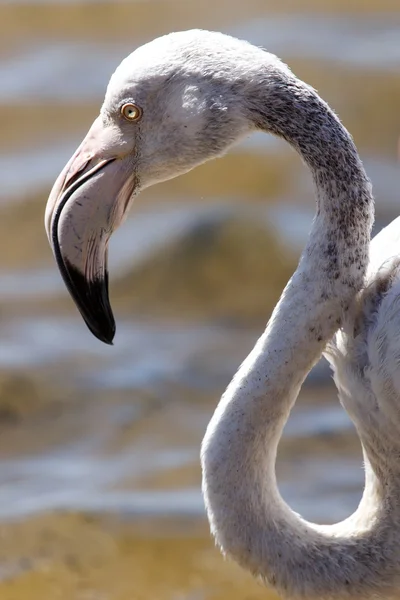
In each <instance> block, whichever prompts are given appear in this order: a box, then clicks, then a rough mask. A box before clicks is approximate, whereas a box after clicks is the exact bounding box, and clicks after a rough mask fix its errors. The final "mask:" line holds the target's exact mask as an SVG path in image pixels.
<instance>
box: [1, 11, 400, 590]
mask: <svg viewBox="0 0 400 600" xmlns="http://www.w3.org/2000/svg"><path fill="white" fill-rule="evenodd" d="M302 6H303V10H302V11H301V13H299V12H298V4H297V3H295V2H290V1H286V2H279V3H276V2H272V1H269V2H264V1H263V2H257V1H255V0H251V1H249V2H246V3H245V4H243V3H239V2H236V1H231V2H230V4H229V10H227V8H226V5H225V3H223V2H220V3H215V2H213V3H207V2H206V3H203V4H202V3H194V2H186V3H182V2H174V1H172V0H163V1H152V0H149V1H147V2H144V1H142V2H128V1H126V2H118V3H108V2H100V1H98V0H97V1H96V0H93V1H91V2H85V3H75V2H68V1H64V2H58V3H57V2H54V1H52V0H48V1H46V2H44V1H42V2H40V1H38V0H31V1H30V2H22V1H18V2H0V32H1V35H0V52H1V53H2V60H1V63H0V81H1V86H0V126H1V128H0V130H1V131H2V135H1V138H0V181H1V189H0V210H1V213H2V214H1V219H0V308H1V312H0V339H1V340H2V342H3V343H2V345H1V347H0V428H1V436H0V519H1V522H2V525H1V529H0V535H1V536H2V540H3V542H4V543H3V544H2V550H1V551H0V589H1V597H2V598H4V600H8V599H10V600H11V598H14V599H15V598H17V599H19V598H27V597H29V598H36V597H38V598H42V597H51V598H53V597H54V598H55V597H58V598H66V599H67V598H68V599H69V598H79V599H80V598H82V599H84V598H85V599H89V598H93V599H94V598H96V599H100V598H101V599H103V598H104V599H110V600H117V599H118V600H119V599H121V600H124V599H125V598H132V597H135V598H136V597H138V598H139V597H140V598H145V599H147V598H149V599H150V598H156V597H157V598H158V597H159V598H166V599H167V598H168V599H169V598H174V599H177V598H179V599H181V598H182V599H183V598H185V599H186V598H187V599H189V598H190V599H200V598H201V599H203V598H204V599H221V600H226V599H227V598H238V599H239V598H244V597H246V598H250V597H251V598H252V599H253V598H254V599H255V598H258V597H260V598H261V597H263V598H266V597H269V596H268V595H267V592H265V590H263V589H262V588H261V587H259V586H258V585H257V584H255V583H254V582H252V581H251V580H250V578H248V577H247V575H245V574H244V573H242V571H240V570H239V569H238V568H236V567H235V566H234V565H232V564H230V563H224V562H223V561H222V560H221V559H220V557H219V554H218V552H217V551H216V550H215V549H214V548H213V545H212V542H211V541H210V540H209V538H208V528H207V524H206V521H205V518H204V509H203V503H202V498H201V493H200V467H199V448H200V443H201V439H202V436H203V434H204V431H205V428H206V425H207V422H208V420H209V418H210V416H211V414H212V411H213V409H214V407H215V405H216V402H217V400H218V398H219V397H220V395H221V393H222V392H223V390H224V388H225V387H226V385H227V383H228V382H229V380H230V378H231V377H232V375H233V374H234V372H235V370H236V368H237V366H238V365H239V364H240V363H241V361H242V360H243V359H244V357H245V356H246V354H247V353H248V352H249V351H250V349H251V348H252V346H253V345H254V343H255V341H256V339H257V337H258V335H259V333H260V332H261V331H262V329H263V327H264V325H265V323H266V321H267V319H268V316H269V314H270V311H271V309H272V307H273V305H274V304H275V302H276V300H277V298H278V297H279V293H280V291H281V289H282V288H283V286H284V284H285V282H286V281H287V279H288V277H289V276H290V273H291V272H292V271H293V269H294V266H295V264H296V260H297V257H298V255H299V253H300V249H301V247H302V245H303V244H304V241H305V239H306V236H307V234H308V231H309V228H310V223H311V220H312V215H313V210H314V201H313V196H312V185H311V180H310V177H309V174H308V173H307V172H306V171H305V170H304V167H303V165H302V164H301V162H300V160H299V159H298V157H297V156H296V155H295V154H294V153H293V152H292V151H291V150H290V149H288V148H287V147H286V145H285V144H284V143H282V142H280V141H277V140H274V139H273V138H268V137H267V136H264V135H255V136H252V137H251V138H249V139H248V140H245V141H244V142H243V143H241V144H240V145H239V146H238V147H237V148H236V149H235V150H233V151H232V152H231V153H230V154H229V155H228V156H226V157H225V158H224V159H222V160H219V161H215V162H214V163H210V164H207V165H204V166H203V167H201V168H199V169H197V170H196V171H193V172H192V173H189V174H187V175H185V176H184V177H181V178H179V179H176V180H172V181H170V182H167V183H165V184H163V185H162V186H157V187H155V188H153V189H150V190H147V191H146V192H144V193H143V194H142V195H141V196H140V197H139V198H138V200H137V201H136V202H135V205H134V207H133V209H132V211H131V215H130V217H129V219H128V221H127V223H126V224H125V225H124V227H122V228H121V230H120V231H118V232H117V233H116V234H115V235H114V237H113V240H112V244H111V256H110V272H111V279H112V283H111V296H112V303H113V306H114V309H115V313H116V318H117V336H116V343H115V346H114V347H112V348H110V347H106V346H103V345H101V344H100V343H99V342H98V341H96V340H95V339H94V338H93V337H92V336H91V335H90V333H89V332H88V331H87V329H86V327H85V326H84V324H83V322H82V321H81V319H80V317H79V315H78V314H77V311H76V309H75V307H74V306H73V305H72V302H71V301H70V299H69V297H68V295H67V293H66V291H65V289H64V285H63V283H62V281H61V279H60V276H59V274H58V271H57V269H56V267H55V264H54V261H53V258H52V255H51V253H50V250H49V248H48V242H47V239H46V236H45V233H44V228H43V213H44V205H45V201H46V198H47V195H48V192H49V189H50V187H51V185H52V183H53V181H54V179H55V177H56V176H57V175H58V172H59V171H60V169H61V168H62V167H63V165H64V164H65V162H66V160H67V159H68V158H69V156H70V155H71V153H72V152H73V150H74V149H75V148H76V146H77V145H78V144H79V142H80V141H81V139H82V137H83V135H84V134H85V133H86V131H87V129H88V128H89V126H90V124H91V122H92V121H93V119H94V118H95V116H96V114H97V111H98V108H99V106H100V103H101V101H102V96H103V94H104V90H105V87H106V84H107V82H108V79H109V76H110V75H111V73H112V72H113V70H114V69H115V67H116V66H117V64H118V62H119V61H120V60H121V59H122V58H123V57H124V56H125V55H126V54H128V53H129V52H130V51H131V50H133V49H134V47H136V46H137V45H139V44H141V43H143V42H145V41H147V40H149V39H151V38H153V37H155V36H157V35H160V34H162V33H165V32H167V31H171V30H176V29H183V28H190V27H194V26H200V27H205V28H209V29H218V30H223V31H225V32H227V33H231V34H233V35H236V36H239V37H244V38H247V39H248V40H249V41H251V42H253V43H255V44H257V45H262V46H264V47H265V48H267V49H268V50H270V51H271V52H274V53H276V54H278V55H279V56H280V57H281V58H283V59H284V60H285V61H286V62H288V63H289V64H290V65H291V67H292V68H293V70H294V71H295V72H296V74H298V75H299V76H300V77H303V78H304V79H306V80H307V81H308V82H309V83H311V84H312V85H313V86H314V87H316V88H317V89H318V90H319V92H320V93H321V95H323V97H324V98H325V99H327V100H328V101H329V102H330V103H331V105H332V106H333V107H334V108H335V109H336V110H337V111H338V113H339V114H340V116H341V118H342V119H343V121H344V123H345V124H346V126H347V127H348V128H349V129H350V131H351V132H352V133H353V135H354V138H355V141H356V143H357V145H358V147H359V150H360V153H361V155H362V158H363V160H364V162H365V165H366V168H367V170H368V172H369V174H370V176H371V178H372V179H373V182H374V186H375V195H376V198H377V216H378V228H379V227H380V226H382V225H383V224H385V223H386V222H388V221H389V220H391V219H392V218H394V217H395V216H397V214H398V208H397V203H398V190H399V189H400V185H399V184H400V169H399V167H398V165H397V156H396V152H397V139H398V135H399V132H400V116H399V111H398V106H399V100H400V84H399V78H398V72H399V68H400V45H399V43H398V40H399V39H400V9H399V8H398V6H397V2H390V1H389V0H387V1H386V2H383V1H380V2H353V3H349V2H341V1H340V0H331V1H330V2H326V3H323V6H324V8H321V3H319V2H312V1H311V0H310V1H308V2H305V3H302ZM296 11H297V12H296ZM278 477H279V484H280V489H281V492H282V494H283V496H284V498H285V499H286V500H287V501H288V502H289V503H290V505H291V506H292V507H293V509H294V510H296V511H298V512H300V513H301V514H303V515H304V516H305V517H307V518H310V519H314V520H316V521H318V522H333V521H336V520H339V519H341V518H343V517H345V516H347V515H348V514H349V513H350V512H351V511H352V510H354V508H355V507H356V506H357V503H358V500H359V498H360V494H361V490H362V486H363V471H362V463H361V451H360V447H359V443H358V441H357V438H356V435H355V432H354V429H353V426H352V425H351V423H350V421H349V419H348V418H347V416H346V414H345V413H344V412H343V411H342V409H341V408H340V406H339V405H338V402H337V399H336V394H335V390H334V387H333V384H332V382H331V380H330V376H329V370H328V368H327V365H326V364H323V363H321V364H319V365H317V367H316V369H315V370H314V371H313V372H312V373H311V375H310V377H309V378H308V380H307V382H306V385H305V386H304V387H303V390H302V392H301V397H300V399H299V401H298V403H297V405H296V407H295V409H294V411H293V414H292V415H291V417H290V420H289V422H288V424H287V426H286V428H285V434H284V438H283V440H282V443H281V445H280V449H279V464H278ZM155 573H156V574H157V576H156V577H155V576H154V574H155ZM271 597H272V596H271Z"/></svg>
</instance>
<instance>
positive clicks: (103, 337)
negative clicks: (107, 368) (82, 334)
mask: <svg viewBox="0 0 400 600" xmlns="http://www.w3.org/2000/svg"><path fill="white" fill-rule="evenodd" d="M85 323H86V325H87V326H88V328H89V330H90V332H91V333H92V334H93V335H94V336H95V337H96V338H97V339H98V340H100V342H104V344H107V345H108V346H113V345H114V342H113V340H114V336H115V321H114V318H113V316H112V314H111V320H103V321H102V323H98V324H96V325H95V324H94V323H93V321H89V320H86V319H85Z"/></svg>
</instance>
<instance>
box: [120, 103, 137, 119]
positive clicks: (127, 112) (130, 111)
mask: <svg viewBox="0 0 400 600" xmlns="http://www.w3.org/2000/svg"><path fill="white" fill-rule="evenodd" d="M121 115H122V116H123V117H124V119H126V120H127V121H139V119H140V117H141V116H142V109H141V108H139V106H137V105H136V104H131V103H130V104H124V105H123V106H122V108H121Z"/></svg>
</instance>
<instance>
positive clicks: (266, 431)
mask: <svg viewBox="0 0 400 600" xmlns="http://www.w3.org/2000/svg"><path fill="white" fill-rule="evenodd" d="M285 77H288V76H287V74H285ZM258 93H259V94H260V97H258V99H257V90H253V93H252V100H251V102H252V103H253V104H252V105H253V108H252V111H253V112H252V116H253V120H254V122H256V124H257V126H258V127H261V128H263V129H265V130H267V131H272V132H273V133H275V134H277V135H280V136H282V137H284V138H285V139H287V140H288V141H289V142H290V143H291V144H292V145H293V146H294V147H295V148H296V149H297V150H298V151H299V153H300V154H301V156H302V158H303V159H304V161H305V162H306V163H307V164H308V166H309V167H310V169H311V172H312V175H313V179H314V182H315V187H316V195H317V213H316V217H315V220H314V223H313V226H312V230H311V233H310V237H309V240H308V243H307V245H306V248H305V250H304V252H303V255H302V257H301V259H300V262H299V265H298V268H297V270H296V272H295V273H294V275H293V277H292V279H291V280H290V281H289V283H288V284H287V286H286V288H285V290H284V292H283V294H282V296H281V299H280V300H279V302H278V304H277V306H276V308H275V310H274V312H273V314H272V316H271V318H270V321H269V323H268V325H267V328H266V331H265V332H264V333H263V335H262V336H261V337H260V339H259V340H258V342H257V344H256V346H255V347H254V349H253V350H252V352H251V353H250V355H249V356H248V357H247V359H246V360H245V361H244V362H243V364H242V365H241V367H240V369H239V370H238V372H237V374H236V375H235V377H234V378H233V380H232V382H231V383H230V385H229V386H228V389H227V390H226V392H225V394H224V395H223V397H222V399H221V401H220V403H219V405H218V407H217V409H216V411H215V413H214V415H213V417H212V419H211V421H210V424H209V426H208V429H207V432H206V435H205V438H204V440H203V445H202V468H203V493H204V497H205V502H206V508H207V513H208V518H209V521H210V524H211V529H212V532H213V534H214V536H215V538H216V541H217V543H218V544H219V546H220V547H221V549H222V550H223V552H225V553H226V554H228V555H230V556H232V557H233V558H234V559H235V560H236V561H237V562H238V563H239V564H241V565H242V566H243V567H245V568H247V569H248V570H250V571H251V572H252V573H254V574H256V575H260V576H262V577H263V578H265V579H266V580H268V581H269V582H270V583H271V584H273V585H274V586H275V587H276V588H277V589H278V591H280V593H281V594H282V595H283V596H284V597H288V598H304V599H305V598H307V599H308V600H309V599H311V598H318V599H319V600H325V599H326V600H328V599H329V600H330V599H333V598H343V597H349V598H350V597H351V598H353V597H359V598H363V599H364V600H366V599H367V598H372V597H375V596H374V595H373V594H374V593H375V592H376V590H377V589H378V588H379V591H380V592H382V590H383V589H387V588H388V587H389V586H392V585H393V581H394V575H393V564H394V561H393V557H392V560H390V556H389V555H390V540H389V538H390V535H392V534H391V531H393V528H390V527H388V524H389V523H391V513H390V511H388V510H387V504H386V500H387V497H386V496H385V493H386V492H385V488H384V486H383V485H382V482H381V481H379V479H378V477H377V476H376V474H375V472H374V471H373V470H372V469H371V468H369V465H367V482H366V489H365V493H364V496H363V499H362V501H361V504H360V507H359V509H358V510H357V511H356V513H355V514H354V515H353V516H352V517H350V518H349V519H347V520H346V521H344V522H342V523H339V524H337V525H334V526H318V525H314V524H312V523H308V522H306V521H305V520H303V519H302V518H300V517H299V516H298V515H296V514H295V513H293V512H292V511H291V510H290V508H289V507H288V506H287V505H286V504H285V502H284V501H283V500H282V498H281V496H280V494H279V490H278V488H277V483H276V475H275V461H276V454H277V446H278V442H279V439H280V437H281V434H282V429H283V427H284V424H285V423H286V421H287V418H288V416H289V413H290V410H291V408H292V406H293V404H294V402H295V400H296V398H297V396H298V393H299V390H300V387H301V385H302V383H303V381H304V379H305V377H306V375H307V374H308V372H309V371H310V369H311V368H312V367H313V365H314V364H315V363H316V362H317V361H318V359H319V358H320V356H321V353H322V351H323V349H324V347H325V345H326V343H327V342H328V341H329V340H330V338H331V337H332V336H333V334H334V332H335V331H336V330H337V328H338V327H339V326H340V324H341V320H342V317H343V314H344V313H345V311H346V310H347V308H348V306H349V304H350V303H351V302H352V301H353V299H354V297H355V295H356V294H357V292H358V291H359V290H360V289H361V288H362V286H363V283H364V277H365V273H366V269H367V265H368V252H369V243H370V229H371V224H372V220H373V197H372V191H371V186H370V183H369V181H368V178H367V176H366V174H365V172H364V169H363V167H362V164H361V161H360V159H359V157H358V154H357V150H356V148H355V146H354V144H353V141H352V139H351V137H350V135H349V134H348V133H347V131H346V130H345V128H344V127H343V126H342V125H341V123H340V121H339V120H338V118H337V117H336V116H335V115H334V114H333V113H332V111H331V110H330V109H329V107H328V106H327V105H326V104H325V103H324V102H323V101H322V100H321V99H320V98H319V97H318V95H317V94H316V93H315V92H314V91H313V90H311V89H310V88H308V87H307V86H305V85H304V84H302V83H301V82H299V81H298V80H296V79H294V78H293V77H292V79H290V81H289V82H286V85H280V86H277V91H276V98H275V104H274V103H273V102H271V99H270V98H271V91H270V90H269V92H268V93H269V102H268V108H264V107H265V103H263V102H262V93H261V91H259V92H258ZM257 106H258V107H259V106H262V107H263V108H262V109H259V108H258V109H256V107H257ZM273 106H278V107H279V110H278V111H276V110H274V109H273V108H271V107H273ZM282 108H283V109H282ZM397 583H398V582H397ZM387 597H389V596H388V595H386V596H385V598H387Z"/></svg>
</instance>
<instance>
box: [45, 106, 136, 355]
mask: <svg viewBox="0 0 400 600" xmlns="http://www.w3.org/2000/svg"><path fill="white" fill-rule="evenodd" d="M120 138H121V136H120V132H119V131H118V129H117V128H116V127H115V126H114V127H113V126H112V125H107V126H105V125H104V124H103V122H102V121H101V119H100V117H99V118H97V119H96V120H95V122H94V123H93V125H92V127H91V128H90V130H89V132H88V134H87V136H86V137H85V139H84V140H83V142H82V144H81V145H80V146H79V148H78V149H77V151H76V152H75V154H74V155H73V156H72V158H71V159H70V161H69V162H68V163H67V165H66V166H65V168H64V169H63V170H62V172H61V173H60V175H59V177H58V178H57V180H56V182H55V184H54V186H53V189H52V190H51V193H50V196H49V199H48V202H47V206H46V214H45V227H46V231H47V235H48V238H49V242H50V245H51V247H52V249H53V253H54V256H55V259H56V261H57V265H58V268H59V270H60V273H61V275H62V277H63V279H64V283H65V285H66V286H67V289H68V291H69V293H70V294H71V296H72V299H73V300H74V302H75V304H76V306H77V308H78V309H79V311H80V313H81V315H82V317H83V319H84V321H85V323H86V325H87V326H88V328H89V329H90V331H91V332H92V333H93V335H94V336H96V337H97V338H98V339H99V340H101V341H102V342H104V343H106V344H112V341H113V338H114V335H115V320H114V316H113V312H112V309H111V305H110V301H109V292H108V270H107V254H108V242H109V239H110V237H111V234H112V233H113V231H114V230H115V229H116V228H117V227H118V226H119V225H120V224H121V222H122V221H123V219H124V216H125V215H126V213H127V209H128V206H129V205H130V201H131V199H132V198H133V196H134V195H135V192H136V191H137V187H138V186H137V178H136V176H135V171H134V162H135V161H134V153H133V151H132V150H128V152H127V151H126V150H125V149H124V144H122V143H121V139H120ZM123 149H124V150H123Z"/></svg>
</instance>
